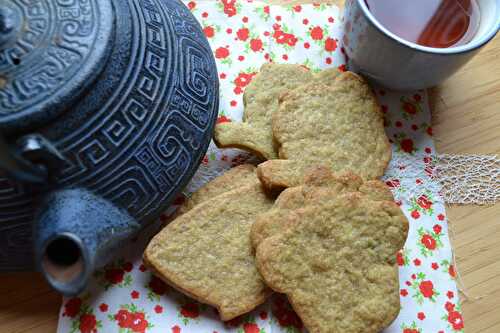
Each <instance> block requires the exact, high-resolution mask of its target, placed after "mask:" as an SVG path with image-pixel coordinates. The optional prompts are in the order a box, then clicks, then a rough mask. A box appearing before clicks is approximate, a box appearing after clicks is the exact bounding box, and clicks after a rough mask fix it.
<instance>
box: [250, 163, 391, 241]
mask: <svg viewBox="0 0 500 333" xmlns="http://www.w3.org/2000/svg"><path fill="white" fill-rule="evenodd" d="M349 192H359V193H361V194H364V195H366V197H367V198H369V199H372V200H377V201H393V196H392V193H391V191H390V190H389V188H388V187H387V186H386V185H385V184H384V183H383V182H381V181H379V180H371V181H366V182H363V180H362V179H361V178H360V177H359V176H356V175H354V174H353V173H351V172H347V173H345V174H342V175H334V174H333V172H332V171H331V170H330V169H329V168H328V167H324V166H315V167H312V168H310V169H309V170H308V171H306V174H305V179H304V184H303V185H301V186H296V187H290V188H287V189H286V190H284V191H283V192H281V194H280V195H279V197H278V198H277V199H276V201H275V203H274V205H273V207H272V208H271V209H270V210H268V211H266V212H264V213H262V214H259V215H258V216H257V217H256V219H255V223H254V224H253V225H252V229H251V233H250V239H251V241H252V246H253V247H254V249H256V248H257V246H258V245H259V244H260V243H261V242H262V241H263V240H264V239H266V238H268V237H271V236H273V235H276V234H278V233H280V232H281V231H282V230H283V228H284V225H283V223H282V217H283V216H286V215H287V214H290V212H291V211H293V210H295V209H298V208H301V207H304V206H306V205H310V204H315V203H318V202H321V201H323V200H330V199H331V198H332V197H335V196H338V195H341V194H343V193H349Z"/></svg>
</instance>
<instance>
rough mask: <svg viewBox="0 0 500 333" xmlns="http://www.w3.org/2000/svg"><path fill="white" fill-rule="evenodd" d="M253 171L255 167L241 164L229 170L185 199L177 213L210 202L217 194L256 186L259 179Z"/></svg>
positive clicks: (182, 212)
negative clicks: (252, 185)
mask: <svg viewBox="0 0 500 333" xmlns="http://www.w3.org/2000/svg"><path fill="white" fill-rule="evenodd" d="M255 170H256V168H255V166H253V165H251V164H242V165H238V166H236V167H234V168H232V169H229V170H228V171H226V172H225V173H224V174H222V175H221V176H219V177H217V178H215V179H213V180H212V181H210V182H208V183H206V184H205V185H203V186H202V187H201V188H200V189H198V191H196V192H194V193H193V194H192V195H191V196H190V197H189V198H187V199H186V201H184V203H183V204H182V205H181V206H180V207H179V210H178V213H179V214H184V213H186V212H188V211H189V210H191V209H192V208H193V207H194V206H196V205H197V204H199V203H201V202H204V201H206V200H210V199H212V198H213V197H215V196H217V195H219V194H222V193H226V192H229V191H232V190H235V189H238V188H240V187H242V186H245V185H249V184H257V183H258V181H259V179H258V178H257V175H256V173H255Z"/></svg>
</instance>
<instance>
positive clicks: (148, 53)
mask: <svg viewBox="0 0 500 333" xmlns="http://www.w3.org/2000/svg"><path fill="white" fill-rule="evenodd" d="M7 1H12V4H13V7H15V6H16V5H17V0H7ZM100 1H102V0H86V1H83V0H70V1H66V0H65V1H59V0H57V1H56V0H52V1H46V2H42V3H32V4H31V5H33V6H35V5H37V6H41V7H40V8H38V11H32V12H31V13H35V12H37V13H39V15H40V17H39V19H38V25H33V26H30V25H28V29H32V30H33V31H31V36H32V38H33V39H36V38H39V39H42V38H44V36H43V33H44V32H43V28H44V27H48V28H47V29H49V28H51V21H50V20H51V19H50V15H59V19H60V20H61V21H62V22H64V20H63V19H61V15H62V14H61V13H62V12H61V11H59V12H58V13H52V14H50V13H48V12H46V13H44V12H43V10H44V8H42V7H43V3H45V4H48V6H47V8H45V9H46V10H47V11H50V10H53V9H54V8H55V7H57V6H59V4H58V5H57V6H56V5H55V4H56V3H59V2H61V3H63V6H62V7H61V6H59V7H57V8H56V9H58V10H60V9H61V8H64V9H66V11H65V15H66V16H67V22H66V24H65V25H61V26H60V27H59V28H60V30H58V32H57V33H58V34H59V37H61V38H62V39H64V38H65V37H67V40H70V41H71V40H72V37H73V36H75V35H78V34H81V35H82V36H83V37H85V38H87V39H85V38H84V39H83V40H92V38H94V40H93V43H95V45H94V44H89V45H90V46H89V47H96V48H98V47H99V45H98V44H99V43H104V41H103V39H105V38H109V41H106V45H104V46H102V48H101V49H102V52H101V59H100V61H99V62H98V63H96V64H94V66H93V67H92V68H90V69H89V70H88V71H87V73H84V75H86V76H85V79H86V82H85V84H81V85H80V87H78V86H75V87H73V86H71V85H70V86H69V87H66V86H64V85H61V87H63V88H58V89H70V90H68V91H71V92H72V93H73V96H70V97H67V96H66V95H62V96H61V97H58V99H57V103H55V104H54V110H55V111H54V114H52V115H50V119H46V120H44V119H43V117H47V114H46V113H44V114H36V113H33V114H32V115H30V117H28V118H26V119H29V121H25V122H22V120H19V119H17V120H16V119H14V120H12V121H11V122H10V123H9V127H8V128H5V129H2V128H0V131H2V130H3V132H4V135H5V137H6V139H7V140H8V141H9V142H15V140H16V139H18V138H19V137H20V136H23V135H26V134H30V133H37V134H39V135H41V136H42V137H44V138H45V139H46V140H48V141H49V142H50V143H51V144H52V145H53V146H54V147H55V148H56V149H57V151H58V152H59V153H60V154H61V155H62V156H63V158H64V162H63V163H62V164H61V165H60V167H59V170H57V175H56V176H55V177H54V178H53V179H52V180H51V182H50V183H49V185H48V186H37V185H30V184H23V183H21V182H18V181H16V180H14V179H12V178H11V177H8V176H7V175H6V174H2V173H1V171H0V270H2V271H16V270H30V269H33V267H34V262H33V251H34V246H33V230H34V226H33V224H34V223H35V222H34V219H35V216H36V215H37V214H38V210H39V208H40V202H41V201H42V198H43V197H44V196H45V195H46V194H47V193H48V192H51V191H57V190H60V189H72V188H82V189H85V190H86V191H89V192H92V193H93V194H95V195H97V196H99V197H100V198H103V199H105V200H107V201H109V202H110V203H112V204H114V205H116V206H117V207H119V208H120V209H123V210H125V211H126V212H128V214H130V216H131V217H132V218H134V219H135V220H136V221H138V222H139V223H141V224H147V223H149V222H152V221H154V220H155V219H157V218H158V217H159V215H160V214H161V212H162V211H163V210H165V209H166V207H168V205H169V204H170V203H171V202H172V200H173V199H174V198H175V196H176V195H177V194H178V193H179V192H180V191H181V190H182V188H183V187H184V186H185V185H186V184H187V182H188V181H189V180H190V178H191V177H192V175H193V174H194V172H195V171H196V169H197V167H198V165H199V164H200V162H201V160H202V158H203V156H204V154H205V152H206V149H207V148H208V145H209V143H210V139H211V135H212V131H213V127H214V124H215V120H216V117H217V112H218V94H219V93H218V77H217V71H216V65H215V61H214V59H213V55H212V51H211V49H210V46H209V44H208V42H207V40H206V38H205V36H204V34H203V32H202V30H201V27H200V26H199V24H198V22H197V21H196V20H195V18H194V17H193V16H192V14H191V13H190V12H189V10H188V9H187V8H186V7H185V6H184V5H183V4H182V3H181V2H180V1H179V0H112V1H111V0H110V1H109V3H110V4H111V6H110V7H108V8H105V9H104V10H103V9H102V6H101V5H100V4H99V2H100ZM25 5H26V4H24V5H23V6H25ZM100 6H101V7H100ZM52 7H54V8H52ZM22 9H23V11H24V10H25V9H26V8H22ZM107 10H110V11H113V13H108V12H106V11H107ZM29 13H30V11H25V12H21V13H20V14H18V15H28V14H29ZM111 14H113V17H114V19H113V22H112V27H110V28H109V29H108V30H107V32H106V33H107V35H106V36H104V37H103V36H99V34H98V32H97V30H95V31H96V35H95V36H90V35H88V36H84V35H85V34H92V33H93V31H94V30H92V27H90V26H88V23H89V22H93V23H95V24H98V23H99V22H102V20H103V17H105V16H106V15H111ZM88 15H95V17H93V18H91V19H89V17H88ZM101 16H102V17H101ZM44 20H45V22H44ZM57 28H58V27H54V29H57ZM48 33H49V32H47V34H48ZM39 34H42V35H41V36H38V35H39ZM65 35H68V36H65ZM82 36H79V37H82ZM83 37H82V38H83ZM80 44H83V42H82V43H80ZM93 45H94V46H93ZM46 46H47V45H46ZM22 47H23V45H22V44H19V45H10V46H9V48H7V49H4V50H1V49H0V70H1V68H2V65H5V64H6V63H9V64H11V65H12V62H15V60H14V59H20V60H21V61H24V59H23V57H22V55H20V56H19V54H21V53H22V52H23V50H22V49H21V48H22ZM42 47H44V46H42ZM72 47H73V48H72ZM16 48H19V50H16ZM81 48H82V45H79V43H78V42H74V43H66V44H64V47H61V52H55V51H54V52H49V51H50V50H48V51H47V53H46V54H48V55H49V56H47V57H42V58H41V59H42V60H40V62H39V63H37V64H35V63H34V64H32V66H36V68H35V67H34V68H33V73H34V74H33V75H34V76H35V79H36V80H34V81H29V82H26V83H25V84H24V85H22V83H23V82H17V83H18V85H17V87H20V86H22V88H23V89H24V91H22V93H18V94H16V93H15V91H14V90H12V91H8V89H9V87H8V86H7V87H6V85H5V84H4V85H3V86H2V85H0V115H1V113H2V110H1V109H2V108H4V110H5V109H6V108H7V107H8V106H12V105H15V103H24V101H23V100H22V99H23V98H26V99H29V98H31V97H30V96H32V95H35V94H37V90H40V89H45V91H50V89H53V87H54V86H57V85H58V84H59V81H62V80H64V79H67V78H65V75H66V74H65V73H71V68H67V67H65V66H72V61H73V60H74V59H77V58H72V57H71V56H70V55H71V54H75V55H78V54H80V55H82V54H83V55H85V54H86V53H85V52H82V51H81ZM47 49H49V47H48V46H47ZM89 50H90V49H89ZM2 53H3V54H2ZM87 54H88V53H87ZM90 56H92V55H90ZM26 61H29V57H27V60H26ZM80 61H83V60H80ZM40 68H42V69H44V68H45V69H47V70H46V71H41V70H37V69H40ZM92 71H93V72H92ZM75 73H76V74H74V75H75V76H74V77H73V78H72V80H73V82H78V79H79V78H78V75H79V73H77V72H75ZM38 74H40V75H38ZM1 75H2V74H1V72H0V81H1V80H2V76H1ZM68 75H69V74H68ZM3 80H5V79H3ZM8 80H9V78H8V77H7V79H6V81H7V83H8ZM12 86H13V88H12V89H14V88H16V86H15V85H14V84H13V85H12ZM56 88H57V87H56ZM54 89H55V88H54ZM2 90H3V91H2ZM13 91H14V92H13ZM75 96H78V97H77V98H74V97H75ZM2 98H4V99H3V101H2ZM9 103H10V104H9ZM31 120H34V121H36V122H38V123H35V122H34V123H30V121H31ZM87 223H89V224H91V223H95V221H88V222H87Z"/></svg>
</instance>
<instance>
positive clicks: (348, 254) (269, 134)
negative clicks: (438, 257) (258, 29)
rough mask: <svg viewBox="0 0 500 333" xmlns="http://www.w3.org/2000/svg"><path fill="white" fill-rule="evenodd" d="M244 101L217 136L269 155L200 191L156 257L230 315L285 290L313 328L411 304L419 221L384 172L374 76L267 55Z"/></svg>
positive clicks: (357, 329) (147, 256) (365, 331)
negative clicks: (414, 227) (405, 296)
mask: <svg viewBox="0 0 500 333" xmlns="http://www.w3.org/2000/svg"><path fill="white" fill-rule="evenodd" d="M244 104H245V111H244V116H243V121H242V122H241V123H221V124H218V125H217V126H216V129H215V135H214V139H215V141H216V143H217V145H218V146H219V147H221V148H224V147H238V148H241V149H246V150H248V151H251V152H253V153H254V154H256V155H257V156H259V157H261V158H262V159H265V160H266V161H265V162H263V163H261V164H260V165H258V166H257V167H255V166H253V165H240V166H238V167H235V168H233V169H231V170H229V171H228V172H226V173H225V174H223V175H222V176H220V177H218V178H216V179H215V180H213V181H212V182H210V183H208V184H206V185H205V186H204V187H203V188H201V189H200V190H199V191H198V192H196V193H194V194H193V195H192V197H191V198H189V199H188V200H187V201H186V202H185V204H184V205H183V206H182V207H181V208H180V213H179V215H178V216H177V218H176V219H175V220H174V221H173V222H171V223H170V224H169V225H168V226H166V227H165V228H164V229H163V230H162V231H161V232H160V233H159V234H158V235H156V236H155V237H154V238H153V239H152V240H151V242H150V244H149V245H148V247H147V249H146V251H145V252H144V261H145V263H146V264H147V265H148V266H149V267H150V268H151V269H152V270H153V272H155V273H156V274H157V275H158V276H159V277H160V278H161V279H163V280H164V281H165V282H167V283H168V284H170V285H171V286H173V287H174V288H176V289H178V290H180V291H181V292H183V293H185V294H186V295H188V296H190V297H192V298H194V299H196V300H198V301H200V302H202V303H206V304H210V305H212V306H215V307H216V308H217V309H218V311H219V314H220V317H221V319H222V320H231V319H233V318H235V317H237V316H240V315H242V314H244V313H247V312H249V311H251V310H252V309H254V308H255V307H256V306H258V305H259V304H261V303H263V302H264V301H265V300H266V298H267V297H268V296H269V295H270V294H271V293H272V292H280V293H284V294H286V296H287V297H288V299H289V301H290V303H291V305H292V306H293V308H294V310H295V311H296V312H297V314H298V315H299V317H300V318H301V319H302V321H303V323H304V325H305V327H306V328H307V329H308V330H309V332H311V333H337V332H338V333H370V332H373V333H375V332H379V331H381V330H383V329H384V328H385V327H387V326H388V325H389V324H390V323H391V322H392V321H393V320H394V319H395V318H396V316H397V314H398V313H399V309H400V304H399V293H398V291H399V280H398V270H397V265H396V252H397V251H398V250H399V249H401V248H402V247H403V245H404V242H405V240H406V237H407V233H408V222H407V220H406V218H405V216H404V215H403V213H402V211H401V210H400V208H399V207H398V206H397V205H396V204H395V203H394V200H393V197H392V194H391V192H390V191H389V189H388V188H387V187H386V186H385V184H384V183H382V182H381V181H379V180H377V179H378V178H379V177H380V176H382V175H383V173H384V171H385V168H386V167H387V165H388V163H389V160H390V158H391V149H390V144H389V142H388V140H387V137H386V135H385V132H384V127H383V118H382V114H381V111H380V108H379V106H378V104H377V102H376V99H375V97H374V95H373V93H372V91H371V89H370V87H369V86H368V85H367V84H366V82H365V81H364V80H363V79H362V78H360V77H359V76H357V75H356V74H354V73H351V72H339V71H337V70H324V71H322V72H320V73H317V74H312V73H311V72H309V71H308V70H306V69H304V68H303V67H301V66H298V65H277V64H267V65H264V66H263V67H262V68H261V71H260V72H259V74H257V76H256V77H255V78H254V79H253V81H252V82H251V83H250V84H249V86H248V87H247V89H246V91H245V94H244Z"/></svg>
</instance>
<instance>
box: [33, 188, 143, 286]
mask: <svg viewBox="0 0 500 333" xmlns="http://www.w3.org/2000/svg"><path fill="white" fill-rule="evenodd" d="M37 217H38V218H37V223H36V224H35V234H34V237H35V242H34V244H35V259H36V263H37V264H38V267H39V269H40V270H41V272H42V273H43V274H44V276H45V278H46V279H47V281H48V282H49V284H50V285H51V286H52V287H53V288H54V289H56V290H57V291H59V292H60V293H62V294H64V295H67V296H73V295H76V294H79V293H80V292H82V291H83V290H84V289H85V287H86V286H87V283H88V280H89V278H90V277H91V275H92V273H93V271H94V269H96V268H98V267H100V266H102V265H104V264H105V263H106V262H107V261H108V260H109V259H110V258H111V257H112V256H113V254H114V253H115V251H116V250H117V249H118V246H120V244H122V243H123V242H124V241H125V240H127V239H128V238H130V237H131V236H133V235H134V234H135V232H136V231H138V230H139V228H140V225H139V224H138V223H137V222H136V221H135V220H134V219H133V218H132V217H131V216H130V215H129V214H128V213H127V212H126V211H125V210H123V209H120V208H118V207H116V206H114V205H113V204H111V203H110V202H108V201H107V200H105V199H103V198H101V197H98V196H96V195H94V194H92V193H91V192H89V191H87V190H83V189H70V190H61V191H56V192H53V193H51V194H50V195H49V196H48V197H47V198H45V200H44V203H43V204H42V208H41V210H40V212H39V214H38V215H37Z"/></svg>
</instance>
